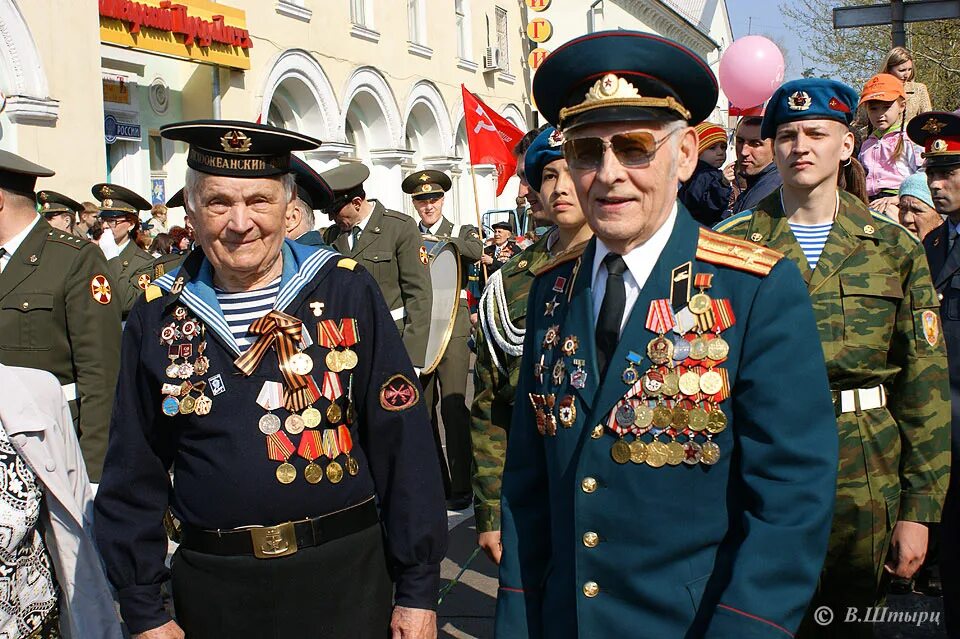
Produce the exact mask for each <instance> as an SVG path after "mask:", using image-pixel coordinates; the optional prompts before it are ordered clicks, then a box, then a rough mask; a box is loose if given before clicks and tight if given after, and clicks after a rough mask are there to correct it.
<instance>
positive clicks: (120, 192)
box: [90, 184, 152, 219]
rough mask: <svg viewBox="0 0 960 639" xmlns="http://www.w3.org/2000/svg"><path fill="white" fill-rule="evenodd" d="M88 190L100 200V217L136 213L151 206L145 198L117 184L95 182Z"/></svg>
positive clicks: (147, 209)
mask: <svg viewBox="0 0 960 639" xmlns="http://www.w3.org/2000/svg"><path fill="white" fill-rule="evenodd" d="M90 192H91V193H92V194H93V197H95V198H97V200H98V201H99V202H100V216H101V217H120V216H123V215H130V214H132V215H138V211H149V210H150V209H151V208H152V207H151V206H150V203H149V202H147V201H146V200H145V199H143V198H142V197H140V196H139V195H137V194H136V193H134V192H133V191H131V190H130V189H128V188H126V187H123V186H120V185H118V184H95V185H94V186H93V188H92V189H90ZM138 219H139V217H138Z"/></svg>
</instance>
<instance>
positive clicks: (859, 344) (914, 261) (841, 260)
mask: <svg viewBox="0 0 960 639" xmlns="http://www.w3.org/2000/svg"><path fill="white" fill-rule="evenodd" d="M716 230H718V231H721V232H723V233H727V234H730V235H734V236H736V237H741V238H745V239H748V240H750V241H753V242H756V243H757V244H760V245H762V246H767V247H770V248H773V249H776V250H778V251H780V252H782V253H784V254H785V255H786V256H787V257H789V258H790V259H791V260H793V262H794V263H796V264H797V266H798V267H799V268H800V271H801V273H802V274H803V277H804V279H805V280H806V282H807V288H808V291H809V293H810V299H811V302H812V304H813V310H814V314H815V316H816V318H817V327H818V330H819V333H820V341H821V342H822V345H823V352H824V356H825V358H826V366H827V375H828V377H829V379H830V388H831V390H832V391H834V401H835V402H836V401H837V395H838V393H837V391H842V390H849V389H857V388H871V387H875V386H879V385H883V387H884V389H885V390H886V393H887V405H886V407H885V408H880V409H876V410H866V411H862V414H859V415H858V414H857V412H848V413H840V412H839V410H838V413H839V416H838V421H839V424H838V428H839V432H840V433H855V434H858V435H849V434H848V435H846V436H844V435H841V437H842V438H844V439H847V440H849V441H841V442H840V473H839V474H840V477H839V481H838V486H839V487H840V488H841V489H843V488H844V487H845V486H846V487H847V488H850V487H856V486H860V487H862V488H863V489H864V490H866V491H868V493H869V499H871V500H883V502H886V506H887V509H888V510H889V514H890V516H891V519H894V520H897V521H899V520H907V521H919V522H932V521H939V517H940V510H941V508H942V506H943V497H944V494H945V492H946V488H947V484H948V480H949V471H950V403H949V402H950V394H949V386H948V378H947V359H946V349H945V346H944V342H943V339H942V337H941V330H940V323H939V321H940V320H939V317H938V316H937V311H938V306H939V304H938V302H937V295H936V291H935V290H934V288H933V282H932V281H931V277H930V270H929V267H928V265H927V260H926V256H925V254H924V251H923V246H922V245H921V244H920V243H919V242H918V241H917V239H916V238H915V237H914V236H913V235H912V234H911V233H909V232H908V231H907V230H906V229H904V228H903V227H902V226H900V225H899V224H897V223H895V222H894V221H893V220H891V219H889V218H887V217H885V216H883V215H880V214H879V213H875V212H872V211H870V210H869V209H867V207H866V206H864V205H863V204H862V203H861V202H860V201H859V200H857V199H856V198H854V197H853V196H851V195H849V194H847V193H845V192H844V191H840V208H839V211H838V213H837V217H836V221H835V223H834V225H833V228H832V229H831V231H830V235H829V237H828V238H827V243H826V245H825V246H824V248H823V253H822V254H821V256H820V259H819V261H818V263H817V268H816V269H815V270H811V269H810V267H809V265H808V263H807V259H806V257H805V256H804V254H803V250H802V249H801V247H800V243H799V242H798V241H797V239H796V237H795V236H794V234H793V232H792V231H791V229H790V226H789V224H788V222H787V219H786V216H785V214H784V211H783V207H782V204H781V201H780V193H779V191H777V192H775V193H773V194H772V195H770V196H769V197H767V198H765V199H764V200H763V201H761V202H760V204H759V205H757V208H756V209H753V210H750V211H745V212H743V213H741V214H739V215H736V216H734V217H731V218H730V219H729V220H726V221H724V222H721V223H720V224H719V225H717V227H716ZM797 381H798V382H800V381H801V380H797ZM844 451H849V452H848V453H847V454H845V452H844ZM860 459H862V460H863V462H862V463H863V464H865V465H866V468H864V467H862V465H861V462H859V461H856V460H860ZM864 477H866V482H867V483H866V484H865V485H864V484H863V479H864ZM881 503H882V502H881Z"/></svg>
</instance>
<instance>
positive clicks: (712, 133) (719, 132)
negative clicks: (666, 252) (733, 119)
mask: <svg viewBox="0 0 960 639" xmlns="http://www.w3.org/2000/svg"><path fill="white" fill-rule="evenodd" d="M694 128H695V129H696V131H697V139H698V140H699V143H698V145H697V148H698V151H699V152H700V158H699V160H698V161H697V168H696V169H695V170H694V172H693V175H691V176H690V179H689V180H687V181H686V182H684V183H683V184H681V185H680V190H679V192H678V193H677V197H678V198H680V201H681V202H683V205H684V206H686V207H687V209H688V210H689V211H690V214H691V215H693V218H694V219H695V220H696V221H698V222H700V223H701V224H703V225H705V226H710V227H712V226H713V225H715V224H717V223H718V222H720V216H721V215H722V214H723V211H724V210H725V209H726V208H727V206H728V205H729V203H730V192H731V186H730V183H729V182H728V181H727V179H726V178H725V177H723V171H721V170H720V167H722V166H723V163H724V161H725V160H726V158H727V132H726V131H725V130H724V129H723V128H722V127H720V126H718V125H716V124H713V123H712V122H701V123H700V124H698V125H697V126H696V127H694Z"/></svg>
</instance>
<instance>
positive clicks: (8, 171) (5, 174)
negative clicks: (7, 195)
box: [0, 151, 54, 199]
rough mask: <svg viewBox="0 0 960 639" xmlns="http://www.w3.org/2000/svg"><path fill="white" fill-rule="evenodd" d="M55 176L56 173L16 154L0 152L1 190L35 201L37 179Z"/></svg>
mask: <svg viewBox="0 0 960 639" xmlns="http://www.w3.org/2000/svg"><path fill="white" fill-rule="evenodd" d="M53 175H54V172H53V171H51V170H50V169H48V168H47V167H45V166H40V165H39V164H34V163H33V162H31V161H29V160H27V159H25V158H22V157H20V156H19V155H17V154H16V153H10V152H9V151H0V189H6V190H7V191H13V192H14V193H19V194H20V195H25V196H27V197H29V198H31V199H33V191H34V189H35V188H36V186H37V178H42V177H51V176H53Z"/></svg>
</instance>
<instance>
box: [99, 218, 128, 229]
mask: <svg viewBox="0 0 960 639" xmlns="http://www.w3.org/2000/svg"><path fill="white" fill-rule="evenodd" d="M126 221H127V219H126V218H124V217H111V218H107V219H105V220H103V225H104V226H109V227H111V228H112V227H114V226H116V225H117V224H120V223H121V222H126Z"/></svg>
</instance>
